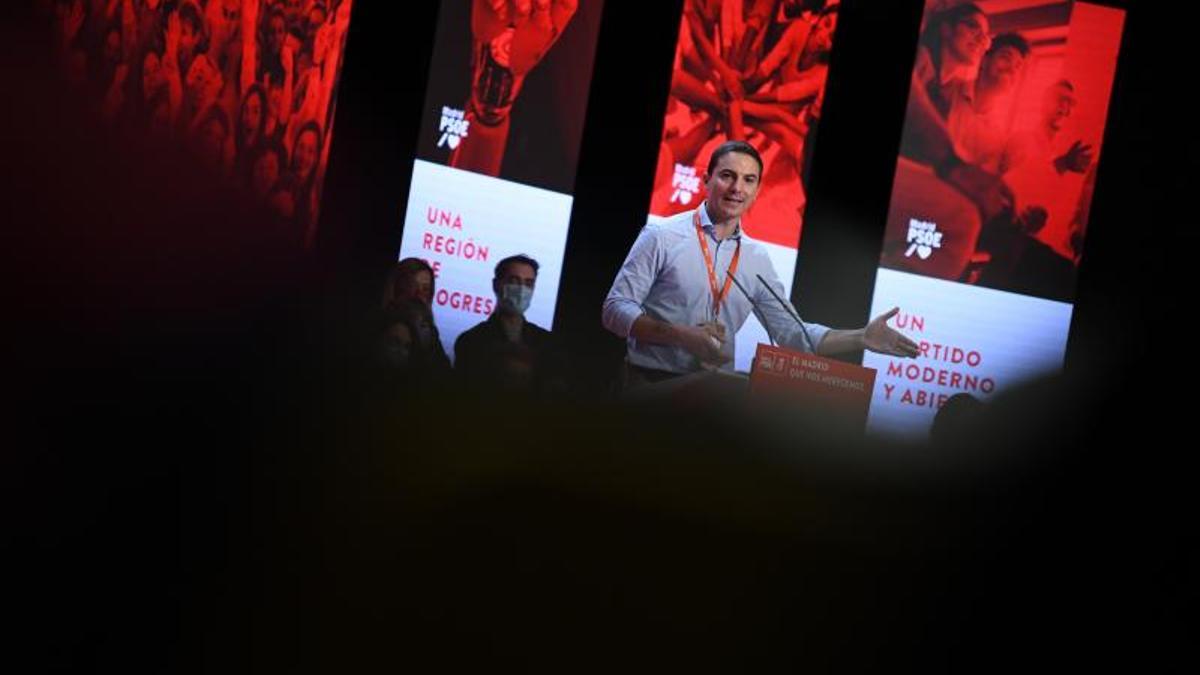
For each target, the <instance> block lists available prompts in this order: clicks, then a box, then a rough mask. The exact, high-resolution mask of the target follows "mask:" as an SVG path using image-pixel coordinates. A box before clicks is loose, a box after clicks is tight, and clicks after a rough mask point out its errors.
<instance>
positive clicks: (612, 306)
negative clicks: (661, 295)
mask: <svg viewBox="0 0 1200 675" xmlns="http://www.w3.org/2000/svg"><path fill="white" fill-rule="evenodd" d="M656 230H657V228H655V227H654V226H653V225H647V226H645V227H643V228H642V231H641V233H640V234H638V238H637V241H635V242H633V248H631V249H629V255H628V256H626V257H625V263H624V264H623V265H621V270H620V271H619V272H617V278H616V279H615V280H614V281H613V285H612V288H611V289H610V290H609V291H608V297H606V298H605V299H604V309H603V311H602V312H601V321H602V322H603V323H604V327H605V328H607V329H608V330H610V331H612V332H613V333H616V334H617V335H618V336H620V337H623V338H626V337H629V331H631V330H632V329H633V322H634V321H637V318H638V317H639V316H641V315H642V314H643V311H644V310H643V309H642V303H643V302H645V300H646V296H648V295H649V294H650V289H651V287H653V286H654V280H655V279H656V278H658V271H659V267H660V265H661V262H662V261H661V254H660V244H659V237H658V236H657V233H656Z"/></svg>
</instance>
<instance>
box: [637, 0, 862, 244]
mask: <svg viewBox="0 0 1200 675" xmlns="http://www.w3.org/2000/svg"><path fill="white" fill-rule="evenodd" d="M837 19H838V3H837V2H836V1H830V2H825V1H824V0H815V1H814V0H809V1H805V2H793V1H788V0H752V1H744V2H731V1H728V0H727V1H725V2H721V1H720V0H688V1H687V2H686V3H685V5H684V12H683V19H682V21H681V25H680V32H679V41H678V47H677V49H676V54H675V71H674V75H673V77H672V80H671V95H670V97H669V98H668V101H667V113H666V117H665V121H664V122H665V123H664V125H663V135H662V141H661V146H660V149H659V155H658V167H657V169H656V172H655V178H654V192H653V196H652V197H651V202H650V213H651V214H652V215H653V216H671V215H674V214H676V213H680V212H682V211H685V210H688V209H693V208H695V207H696V206H697V205H698V204H699V203H700V200H702V199H704V194H703V193H704V180H703V177H704V173H705V170H706V169H707V166H706V164H705V162H706V160H707V159H708V156H709V154H710V152H711V151H712V149H713V148H714V147H716V146H717V145H718V144H720V143H722V142H724V141H726V140H746V141H749V142H750V143H751V144H752V145H754V146H755V147H756V148H757V149H758V150H759V152H760V153H762V155H763V160H764V163H765V165H766V168H765V173H764V175H763V179H762V187H761V189H760V192H759V197H758V200H757V201H756V202H755V203H754V205H753V206H752V207H751V209H750V210H749V211H748V212H747V215H746V218H745V220H744V221H743V227H744V228H745V231H746V233H747V234H748V235H750V236H751V237H753V238H755V239H758V240H759V241H764V242H769V243H772V244H778V245H780V246H784V247H788V248H792V249H794V248H796V247H797V245H798V243H799V240H800V229H801V224H802V222H803V216H804V206H805V202H806V193H805V186H806V184H807V182H808V174H809V171H810V169H811V166H812V156H813V148H814V139H815V136H816V129H817V123H818V121H819V120H820V116H821V102H822V97H823V94H824V91H825V79H826V75H827V72H828V69H829V53H830V50H831V49H832V47H833V37H834V33H835V31H836V28H837Z"/></svg>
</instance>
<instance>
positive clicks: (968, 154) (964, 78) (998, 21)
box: [865, 0, 1124, 435]
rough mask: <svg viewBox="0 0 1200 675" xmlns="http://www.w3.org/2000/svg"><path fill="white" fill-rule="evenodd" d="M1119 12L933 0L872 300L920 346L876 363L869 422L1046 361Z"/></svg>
mask: <svg viewBox="0 0 1200 675" xmlns="http://www.w3.org/2000/svg"><path fill="white" fill-rule="evenodd" d="M1123 23H1124V12H1123V11H1122V10H1119V9H1113V8H1110V7H1103V6H1100V5H1095V4H1090V3H1085V2H1061V1H1054V2H1050V1H1045V0H1019V1H1017V0H982V1H980V2H974V3H963V2H944V1H937V0H929V2H927V3H926V7H925V14H924V17H923V21H922V28H921V34H920V38H919V47H918V50H917V57H916V61H915V63H914V66H913V71H912V85H911V88H910V92H909V99H908V108H907V113H906V119H905V124H904V131H903V137H902V141H901V147H900V153H899V157H898V159H897V164H896V173H895V178H894V183H893V187H892V196H891V203H890V205H889V208H888V216H887V227H886V234H885V236H884V242H883V248H882V254H881V258H880V269H879V275H878V278H877V281H876V286H875V294H874V298H873V301H872V305H873V306H872V315H876V314H877V313H879V312H882V311H886V310H887V309H889V308H891V307H893V306H899V307H901V308H902V310H903V311H902V313H901V314H900V315H899V316H897V317H896V319H895V322H896V325H897V327H899V328H900V329H902V330H904V331H906V332H908V333H909V334H910V335H911V336H912V337H913V338H914V339H916V340H917V341H918V342H920V344H921V347H922V355H921V357H920V358H918V359H916V360H909V361H901V360H898V359H893V358H888V357H883V356H879V355H877V354H868V355H867V356H866V359H865V365H867V366H870V367H873V368H876V369H878V371H879V375H878V378H879V379H878V383H877V385H876V391H875V398H874V401H873V402H872V408H871V417H870V421H869V423H868V426H869V428H870V429H871V430H873V431H876V432H881V433H887V434H899V435H921V434H924V433H925V432H927V430H928V429H929V426H930V424H931V423H932V420H933V417H934V415H935V414H936V413H937V411H938V410H939V408H940V407H941V406H942V405H943V404H944V403H945V401H946V400H947V399H949V398H950V397H951V396H955V395H958V394H966V395H970V396H973V397H975V398H977V399H981V400H986V399H987V398H988V397H990V396H992V395H994V394H995V393H996V392H998V391H1002V390H1003V389H1004V388H1005V387H1009V386H1012V385H1014V384H1016V383H1019V382H1021V381H1023V380H1027V379H1029V378H1033V377H1037V376H1040V375H1045V374H1049V373H1054V372H1057V371H1058V370H1060V369H1061V367H1062V364H1063V360H1064V358H1065V355H1066V344H1067V333H1068V330H1069V328H1070V322H1071V314H1072V310H1073V299H1074V295H1075V282H1076V278H1077V272H1078V268H1079V265H1080V263H1081V261H1082V258H1083V250H1084V242H1085V240H1086V238H1087V233H1088V222H1089V214H1090V209H1091V204H1092V194H1093V189H1094V185H1095V181H1096V171H1097V167H1098V166H1099V163H1100V159H1101V156H1102V147H1101V141H1102V139H1103V136H1104V127H1105V121H1106V115H1107V111H1108V107H1109V98H1110V95H1111V92H1112V83H1113V76H1114V73H1115V71H1116V64H1117V56H1118V52H1119V51H1120V44H1121V32H1122V27H1123Z"/></svg>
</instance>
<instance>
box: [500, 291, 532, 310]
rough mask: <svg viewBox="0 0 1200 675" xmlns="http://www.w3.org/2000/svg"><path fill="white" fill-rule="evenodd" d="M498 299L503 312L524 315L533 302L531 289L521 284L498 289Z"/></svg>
mask: <svg viewBox="0 0 1200 675" xmlns="http://www.w3.org/2000/svg"><path fill="white" fill-rule="evenodd" d="M499 299H500V306H501V307H503V308H504V309H505V310H508V311H510V312H516V313H517V314H524V313H525V310H527V309H529V303H530V302H532V301H533V289H532V288H530V287H528V286H525V285H523V284H505V285H503V286H501V287H500V298H499Z"/></svg>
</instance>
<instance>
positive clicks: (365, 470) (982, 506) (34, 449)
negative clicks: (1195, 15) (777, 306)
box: [0, 0, 1198, 672]
mask: <svg viewBox="0 0 1200 675" xmlns="http://www.w3.org/2000/svg"><path fill="white" fill-rule="evenodd" d="M607 4H608V7H607V8H606V11H605V13H604V16H603V19H602V22H601V27H600V44H599V47H598V51H597V55H596V63H595V77H594V82H593V88H592V91H591V95H590V98H589V103H588V116H587V123H586V126H585V129H584V137H583V144H582V148H581V151H580V164H579V171H578V176H577V180H576V202H575V208H574V211H573V215H572V227H571V235H570V239H569V241H568V245H567V252H566V260H565V263H564V275H563V282H562V288H561V289H560V301H559V307H558V311H557V316H558V317H559V320H558V324H557V325H556V326H555V330H556V332H559V333H560V334H561V336H562V337H563V338H564V339H566V340H567V343H568V345H570V347H571V349H572V351H573V353H574V354H576V361H575V363H576V365H577V368H578V372H577V381H578V387H577V392H576V393H575V394H574V395H573V396H571V397H567V398H565V399H564V400H559V401H553V402H546V403H544V404H540V405H531V404H527V403H523V402H520V401H503V400H488V399H483V400H473V399H464V398H463V397H462V396H455V395H442V394H440V393H439V392H436V391H411V392H404V393H402V394H401V395H399V396H382V395H378V392H376V391H375V390H372V389H371V388H370V387H368V386H365V385H364V384H363V382H362V381H361V380H360V379H358V378H357V377H356V376H355V372H356V371H355V369H354V367H353V364H354V363H355V362H356V361H355V357H356V352H357V350H358V349H359V348H360V347H361V343H359V342H357V341H356V340H355V337H356V336H357V333H358V327H359V325H360V323H361V317H362V316H363V315H364V314H365V313H366V312H368V310H369V309H371V308H372V307H373V306H374V303H376V302H377V301H378V297H379V288H380V284H381V283H382V281H383V278H384V276H385V274H386V271H387V269H388V266H389V264H390V263H391V262H392V261H393V260H394V257H395V252H396V251H397V250H398V249H399V242H400V237H401V232H400V224H401V220H402V219H401V214H402V207H403V205H404V204H405V202H406V199H407V197H408V195H407V190H408V184H409V179H410V172H411V167H412V159H411V158H412V157H413V156H414V152H415V150H416V148H417V143H418V136H419V134H418V127H419V124H420V120H421V116H422V114H423V110H422V102H423V100H424V94H425V86H426V83H425V76H426V73H428V70H429V59H430V50H431V48H432V41H433V35H434V30H433V27H434V25H435V19H436V9H437V7H436V5H435V4H434V3H411V4H409V3H375V2H364V1H361V0H360V2H359V3H357V6H356V7H355V10H354V11H355V15H354V18H353V21H352V25H351V28H350V36H349V43H348V47H347V53H346V61H345V71H344V75H343V81H342V84H341V87H340V97H339V101H338V112H337V128H336V130H335V133H334V137H333V147H332V153H331V158H330V164H329V170H328V182H327V184H326V188H325V195H324V202H323V205H322V209H321V211H322V215H321V218H322V222H321V232H320V241H319V248H318V251H317V254H316V255H315V256H306V255H304V254H302V253H301V252H298V251H292V250H288V249H287V248H286V246H284V245H283V244H282V239H281V238H277V237H276V235H275V234H274V233H273V230H272V229H271V227H270V219H269V217H268V216H267V215H266V214H264V213H261V212H258V211H255V210H253V208H252V207H251V206H249V205H245V204H242V203H240V202H239V200H238V198H237V196H236V195H234V194H231V193H228V192H224V191H221V190H220V189H218V188H214V187H212V185H211V183H209V182H207V181H206V179H205V177H204V176H201V175H198V174H195V173H193V172H192V171H191V169H190V168H189V167H190V166H192V164H191V162H189V161H186V160H185V159H183V158H179V157H176V156H174V155H171V154H168V153H166V152H165V151H164V150H163V149H160V148H153V147H147V146H145V145H143V144H139V143H137V142H132V141H129V140H128V139H118V138H112V137H109V136H107V135H106V133H105V132H104V131H103V130H102V128H101V127H100V126H99V125H98V124H96V123H95V121H94V116H93V115H91V114H90V113H89V111H87V110H86V109H85V108H84V106H83V105H82V104H81V103H80V102H79V101H78V100H77V99H75V98H73V97H72V95H71V94H70V93H69V92H66V91H65V90H64V89H63V88H62V87H61V86H59V85H58V83H57V82H56V80H55V75H54V74H53V69H52V67H51V66H52V59H50V58H48V57H47V54H46V52H47V49H46V44H47V43H48V40H47V38H46V36H45V33H44V29H43V28H40V27H39V23H38V19H37V17H35V16H32V15H27V14H26V13H25V11H24V10H23V9H19V8H15V9H11V10H10V12H11V13H12V15H11V17H10V19H11V20H10V21H6V22H5V26H4V38H3V45H4V49H5V58H4V71H3V75H4V79H3V81H4V82H5V83H6V85H7V87H8V90H9V92H10V94H11V98H10V102H9V103H8V104H6V105H5V106H3V109H4V115H5V122H4V128H5V130H6V133H5V138H4V150H5V156H6V162H5V180H4V184H5V188H6V191H7V192H8V194H6V195H5V200H4V202H5V204H6V205H7V207H8V209H7V210H8V215H7V216H6V218H5V220H6V223H5V228H4V232H5V245H4V246H3V255H4V256H5V258H6V261H5V269H6V272H8V276H9V282H8V283H6V284H4V285H3V296H2V297H3V301H4V307H5V308H6V312H5V315H6V319H7V320H6V321H5V330H4V340H3V343H2V344H3V346H4V348H5V353H6V354H7V355H8V368H7V369H6V374H7V377H6V384H7V386H6V389H7V391H8V392H9V393H10V396H11V398H10V400H9V402H8V403H7V404H6V405H5V410H6V412H7V413H9V415H7V416H6V417H7V419H6V420H5V428H6V431H7V432H8V433H6V434H5V436H4V438H5V439H6V441H5V443H4V444H3V445H4V446H5V449H4V450H3V451H2V452H0V456H3V461H4V464H3V466H0V476H2V480H3V484H2V485H0V494H3V495H4V499H5V503H4V504H3V505H2V511H3V513H4V514H5V521H4V522H3V523H0V525H2V527H0V531H2V532H3V533H4V534H3V538H4V553H5V555H4V557H5V560H6V562H9V563H11V564H12V565H11V568H10V569H11V570H12V571H10V573H9V575H8V580H9V582H10V585H11V586H12V587H13V588H14V591H15V592H14V594H13V595H14V600H13V601H12V602H11V603H10V607H11V609H10V613H11V614H12V615H13V616H15V617H16V618H17V620H18V623H19V624H20V629H19V632H18V633H17V634H16V638H17V639H16V640H14V642H15V643H16V644H17V645H18V647H19V649H18V652H19V653H20V654H21V655H24V654H25V653H26V652H27V653H28V655H29V656H31V657H32V658H34V659H35V661H34V662H35V663H36V664H37V665H38V669H39V670H45V671H57V670H88V671H94V670H96V669H97V668H98V667H110V666H111V667H119V668H121V669H123V670H126V671H143V670H145V671H154V672H163V671H175V670H178V671H205V670H216V671H225V672H227V671H242V670H259V671H275V670H292V671H313V672H328V671H334V670H341V671H344V670H364V669H368V668H370V669H382V668H404V667H406V666H407V667H414V668H416V667H420V668H428V667H429V665H428V664H429V663H433V664H434V666H433V667H436V668H437V669H438V670H457V669H460V666H461V667H465V666H466V665H467V664H473V665H482V666H488V667H495V668H499V667H502V666H515V667H518V668H523V669H554V670H559V671H561V670H593V669H596V670H599V669H603V668H621V669H635V670H636V669H642V668H644V667H651V666H653V667H658V668H662V669H669V670H681V669H684V668H689V669H706V670H725V671H729V670H739V671H745V670H759V671H762V670H767V669H771V670H784V669H786V670H796V669H799V668H809V669H812V668H816V669H820V670H834V669H837V670H840V671H845V670H862V671H877V670H880V669H884V668H888V669H893V668H899V669H904V670H908V669H916V668H918V667H919V668H921V669H922V670H945V671H950V672H963V671H964V670H970V671H975V670H981V669H985V668H987V667H988V666H994V667H997V668H1015V667H1029V666H1030V665H1032V664H1039V665H1040V664H1044V665H1047V666H1049V667H1058V668H1072V669H1074V668H1079V667H1096V666H1099V665H1106V666H1110V667H1111V666H1116V667H1127V668H1138V669H1148V670H1155V671H1163V672H1167V671H1170V670H1172V669H1179V670H1182V671H1188V672H1190V671H1191V670H1192V667H1191V665H1194V664H1191V665H1189V663H1188V661H1187V659H1189V658H1193V657H1192V656H1191V655H1190V652H1191V650H1190V648H1189V645H1188V640H1189V639H1190V635H1189V632H1188V630H1187V628H1186V627H1187V626H1188V622H1189V621H1194V618H1195V617H1194V614H1195V607H1196V603H1195V600H1196V593H1197V588H1198V585H1197V582H1196V572H1195V569H1196V548H1195V528H1194V525H1193V522H1192V520H1191V517H1190V516H1187V514H1188V513H1192V512H1194V511H1195V509H1194V504H1193V503H1192V502H1194V497H1193V496H1192V495H1193V493H1194V490H1192V489H1191V486H1190V482H1191V481H1190V478H1191V476H1192V475H1193V474H1192V471H1191V469H1192V467H1193V466H1194V462H1192V461H1191V457H1190V452H1191V451H1189V450H1188V449H1187V448H1189V447H1191V443H1190V441H1189V437H1190V434H1188V433H1186V432H1187V431H1189V427H1188V426H1187V425H1186V424H1185V421H1186V420H1188V419H1189V417H1188V416H1189V415H1191V414H1194V413H1192V411H1191V401H1193V400H1194V398H1195V397H1194V394H1193V393H1192V389H1191V387H1193V386H1194V385H1193V383H1192V382H1191V379H1190V377H1189V375H1190V373H1191V372H1192V371H1193V370H1194V369H1193V368H1192V367H1191V366H1190V361H1189V352H1190V348H1191V346H1192V344H1193V343H1194V342H1195V339H1194V338H1193V337H1192V336H1193V334H1194V330H1195V329H1194V328H1192V327H1191V323H1192V322H1191V317H1190V314H1191V311H1190V309H1191V308H1190V303H1189V301H1190V299H1191V291H1192V289H1193V288H1195V283H1194V281H1193V279H1192V271H1191V262H1192V258H1193V257H1194V251H1195V250H1196V243H1197V242H1196V240H1197V235H1196V232H1195V230H1194V228H1193V224H1194V222H1195V217H1194V212H1193V203H1192V202H1193V201H1194V200H1193V199H1191V198H1189V197H1190V195H1189V190H1190V188H1191V183H1192V182H1193V179H1194V177H1195V171H1194V157H1195V156H1196V153H1195V141H1194V136H1195V134H1194V133H1192V131H1193V130H1194V127H1195V123H1194V120H1193V117H1194V115H1193V113H1192V110H1193V108H1192V104H1191V103H1189V98H1188V96H1189V92H1188V91H1187V90H1188V88H1189V87H1190V86H1192V81H1193V79H1194V78H1193V77H1192V72H1191V67H1190V64H1191V63H1192V62H1193V61H1194V59H1192V58H1191V56H1190V55H1189V53H1188V49H1187V45H1188V44H1190V43H1191V42H1192V41H1193V39H1192V36H1191V35H1190V34H1189V28H1188V25H1187V23H1186V22H1184V21H1182V20H1180V17H1179V16H1178V13H1179V12H1180V10H1179V9H1178V6H1177V5H1173V4H1170V3H1166V2H1137V3H1132V2H1131V3H1128V9H1129V14H1128V16H1127V24H1126V32H1125V41H1124V47H1123V50H1122V56H1121V61H1120V64H1119V67H1118V72H1117V76H1116V82H1115V88H1114V93H1113V104H1112V109H1111V115H1110V117H1109V122H1108V129H1107V132H1106V137H1105V139H1104V148H1105V154H1104V160H1103V164H1102V165H1101V166H1100V168H1099V174H1098V177H1097V184H1096V193H1095V201H1094V204H1093V208H1092V221H1091V225H1090V231H1089V236H1088V240H1087V243H1086V246H1087V248H1086V250H1085V255H1084V262H1083V264H1082V266H1081V269H1080V275H1081V276H1080V281H1079V292H1078V302H1077V310H1076V315H1075V320H1074V322H1073V326H1072V335H1071V341H1070V344H1069V353H1068V359H1067V369H1066V373H1065V374H1064V375H1063V376H1062V377H1058V378H1052V379H1050V380H1047V381H1045V382H1041V383H1036V384H1033V385H1030V386H1029V387H1027V388H1023V389H1022V390H1020V391H1018V392H1015V393H1014V394H1013V395H1012V396H1009V397H1007V398H1002V399H998V401H997V404H996V407H995V409H994V412H993V413H992V415H991V416H990V417H989V418H988V419H987V420H985V421H983V422H981V425H980V427H979V428H978V429H976V430H974V431H973V432H972V434H971V435H970V436H968V437H966V438H964V439H961V441H962V442H961V443H959V444H957V445H954V446H952V447H909V448H896V447H879V446H878V445H877V444H873V443H868V442H864V441H853V440H847V439H845V438H841V437H834V436H830V435H827V434H824V433H822V431H821V429H820V427H819V425H813V424H810V425H808V426H806V425H805V424H803V422H804V420H802V419H797V420H790V421H792V422H796V423H795V424H789V425H787V426H786V427H783V428H779V429H776V430H775V431H769V430H768V431H766V432H764V431H763V426H761V425H754V426H752V425H751V421H753V420H759V418H755V417H753V416H752V412H750V411H744V410H743V411H741V412H742V413H744V414H745V415H746V417H742V416H739V414H735V413H737V411H738V406H737V404H736V403H730V404H727V405H726V406H724V407H721V406H718V407H717V408H714V409H700V410H697V409H682V410H678V409H662V408H656V407H648V408H646V409H639V410H634V409H628V408H625V407H622V406H620V405H618V404H615V403H613V402H611V401H609V400H607V398H606V397H605V396H603V392H604V391H606V386H607V385H608V384H609V381H610V378H611V375H612V372H613V369H614V368H615V366H616V364H617V363H619V360H620V358H621V354H622V350H623V345H622V343H621V341H620V340H618V339H617V338H615V337H613V336H611V335H609V334H607V333H606V332H605V331H604V330H603V329H602V328H601V327H600V325H599V313H600V303H601V300H602V299H603V297H604V295H605V294H606V292H607V290H608V287H609V285H610V284H611V281H612V278H613V275H614V274H615V270H616V269H617V267H618V266H619V264H620V262H621V261H622V260H623V258H624V256H625V254H626V252H627V250H628V246H629V245H630V243H631V242H632V241H633V238H634V237H635V235H636V233H637V231H638V229H639V227H640V225H641V223H643V222H644V218H645V214H646V209H647V205H648V202H649V187H650V183H651V180H652V175H653V170H654V161H655V153H656V151H657V147H658V138H659V135H660V131H661V129H660V128H659V125H660V124H661V120H662V109H663V106H664V105H665V101H666V92H667V86H668V83H669V78H670V63H671V56H672V53H673V48H674V37H675V32H676V30H677V27H678V16H679V10H680V4H681V3H680V2H678V1H675V2H640V3H625V2H609V3H607ZM920 12H921V3H920V2H919V1H916V0H907V1H905V2H868V1H867V0H854V1H851V0H847V1H846V2H843V3H842V15H841V19H840V23H839V29H838V37H837V43H836V47H835V50H834V53H833V60H832V65H831V70H830V76H829V80H828V90H827V94H826V100H825V110H824V115H823V120H822V127H821V132H820V139H819V147H818V148H817V149H816V156H815V158H814V172H813V183H812V187H811V192H810V201H809V205H808V210H807V213H806V225H805V233H804V238H803V241H802V242H801V247H800V260H799V269H798V272H797V275H796V281H795V285H794V288H793V298H794V299H796V300H797V301H798V303H799V305H800V307H801V308H802V310H803V311H804V312H805V315H806V318H808V319H810V320H815V321H819V322H823V323H827V324H832V325H837V326H854V325H861V324H862V323H863V322H864V321H865V319H866V318H867V316H866V314H867V311H868V307H869V302H870V292H871V289H872V287H873V285H874V270H875V267H876V265H877V260H878V245H879V241H880V238H881V236H882V226H883V222H884V217H885V215H886V208H887V203H888V196H889V191H890V180H891V175H892V171H893V169H894V163H895V156H896V149H897V146H898V143H899V134H900V128H901V124H902V121H903V120H902V117H903V109H904V99H905V96H906V94H907V85H908V75H909V71H910V67H911V63H912V56H913V53H914V50H915V35H916V29H917V25H918V22H919V19H920ZM759 421H761V420H759ZM750 429H753V430H754V431H753V432H752V433H751V432H750V431H749V430H750ZM17 659H18V657H16V656H14V657H13V660H14V661H15V660H17ZM643 664H645V666H643Z"/></svg>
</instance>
